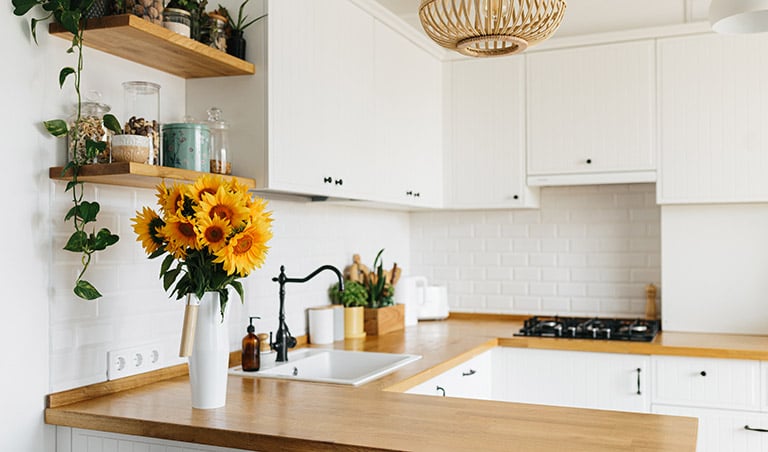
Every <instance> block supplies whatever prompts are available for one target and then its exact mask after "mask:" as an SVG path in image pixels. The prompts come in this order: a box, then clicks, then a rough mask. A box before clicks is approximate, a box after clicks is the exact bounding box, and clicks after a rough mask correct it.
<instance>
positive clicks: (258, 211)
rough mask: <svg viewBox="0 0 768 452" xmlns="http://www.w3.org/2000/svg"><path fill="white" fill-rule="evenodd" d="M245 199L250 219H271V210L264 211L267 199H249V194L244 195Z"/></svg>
mask: <svg viewBox="0 0 768 452" xmlns="http://www.w3.org/2000/svg"><path fill="white" fill-rule="evenodd" d="M246 200H247V202H246V205H247V206H248V210H250V213H251V219H254V218H259V217H264V218H265V219H266V220H268V221H270V222H271V221H272V218H271V215H272V212H266V211H265V209H266V208H267V201H265V200H264V199H263V198H258V197H257V198H256V199H251V197H250V196H246Z"/></svg>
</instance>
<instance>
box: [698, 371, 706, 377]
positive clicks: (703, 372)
mask: <svg viewBox="0 0 768 452" xmlns="http://www.w3.org/2000/svg"><path fill="white" fill-rule="evenodd" d="M699 375H701V376H702V377H706V376H707V371H706V370H702V371H701V372H699Z"/></svg>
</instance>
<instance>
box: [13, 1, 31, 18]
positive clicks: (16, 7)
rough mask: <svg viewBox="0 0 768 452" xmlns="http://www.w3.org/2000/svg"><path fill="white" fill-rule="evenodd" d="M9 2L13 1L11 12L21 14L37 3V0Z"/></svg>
mask: <svg viewBox="0 0 768 452" xmlns="http://www.w3.org/2000/svg"><path fill="white" fill-rule="evenodd" d="M11 3H13V14H15V15H17V16H23V15H24V14H27V13H28V12H29V10H30V9H32V8H33V7H34V6H35V5H37V0H13V1H12V2H11ZM33 20H34V19H33Z"/></svg>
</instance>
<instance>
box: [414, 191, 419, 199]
mask: <svg viewBox="0 0 768 452" xmlns="http://www.w3.org/2000/svg"><path fill="white" fill-rule="evenodd" d="M413 196H415V197H417V198H419V197H421V193H419V192H416V193H414V194H413Z"/></svg>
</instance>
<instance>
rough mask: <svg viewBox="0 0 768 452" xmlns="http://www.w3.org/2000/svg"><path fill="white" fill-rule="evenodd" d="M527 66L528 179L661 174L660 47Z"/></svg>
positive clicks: (575, 54)
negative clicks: (657, 51) (658, 168)
mask: <svg viewBox="0 0 768 452" xmlns="http://www.w3.org/2000/svg"><path fill="white" fill-rule="evenodd" d="M526 61H527V69H528V78H527V83H528V88H529V89H528V104H527V105H528V122H527V126H528V137H527V140H528V143H527V145H528V147H527V155H528V175H529V176H543V175H555V174H561V175H563V174H580V173H581V174H589V173H606V172H612V173H621V172H631V171H649V172H652V171H653V170H654V169H655V109H656V101H655V99H656V97H655V92H656V82H655V81H656V74H655V63H654V61H655V45H654V41H652V40H647V41H637V42H628V43H617V44H609V45H601V46H592V47H582V48H574V49H565V50H555V51H549V52H538V53H532V54H529V55H528V56H527V60H526ZM632 180H634V179H632ZM620 181H621V180H620V179H619V180H618V181H613V182H620ZM579 183H584V182H583V181H581V182H579ZM569 185H570V184H569Z"/></svg>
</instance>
